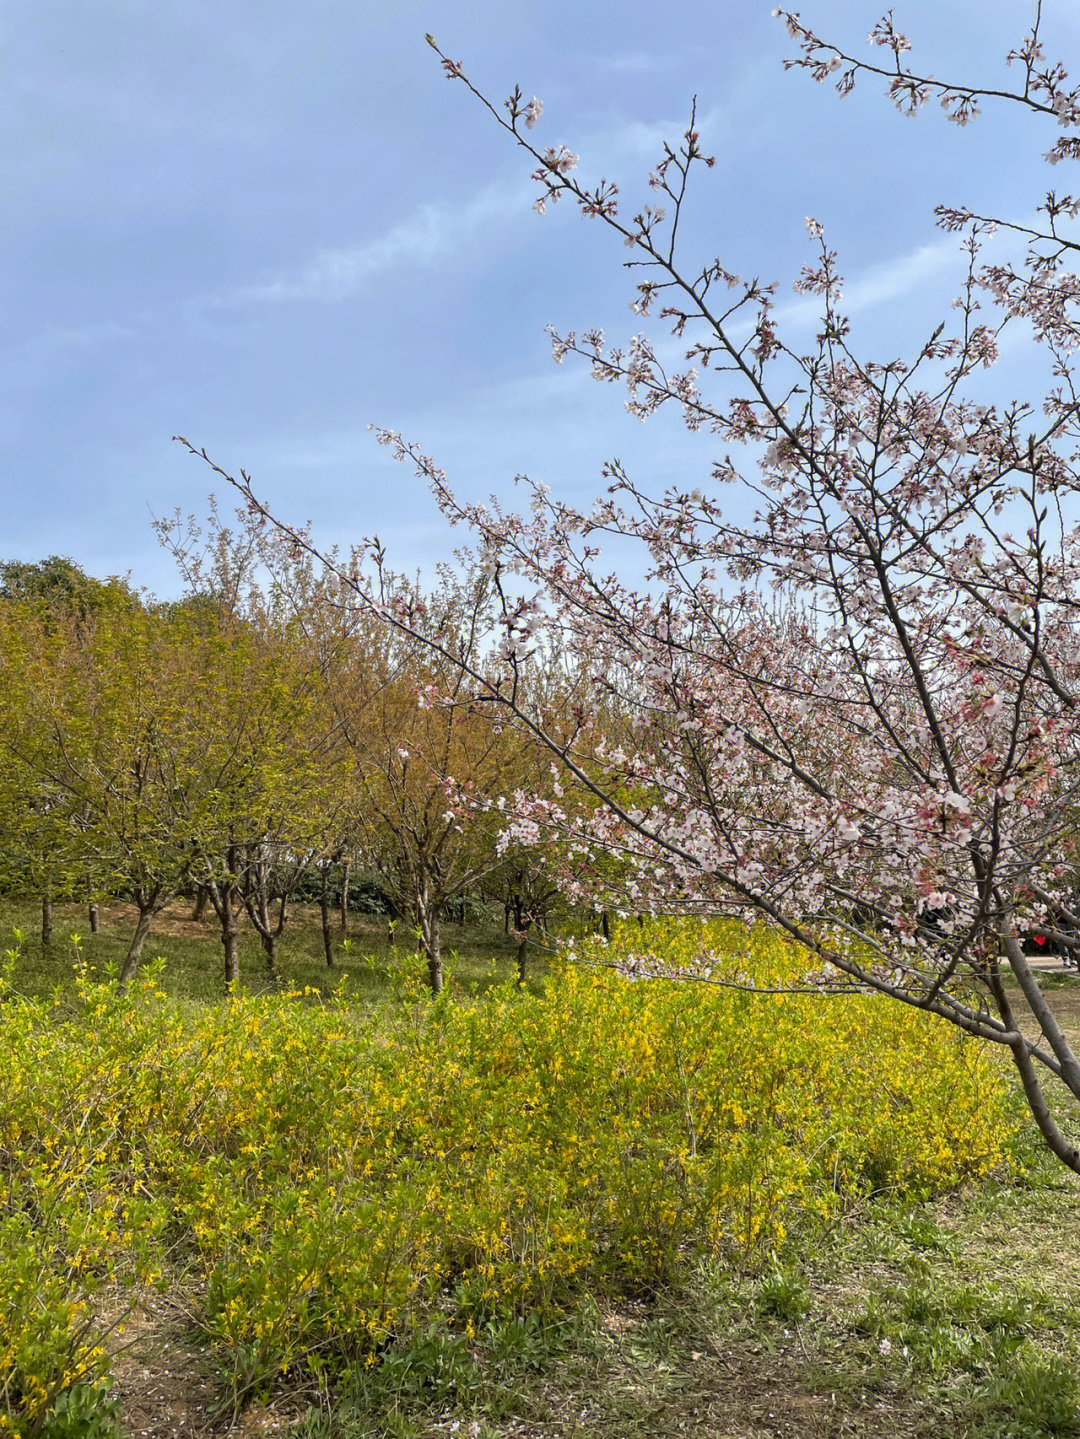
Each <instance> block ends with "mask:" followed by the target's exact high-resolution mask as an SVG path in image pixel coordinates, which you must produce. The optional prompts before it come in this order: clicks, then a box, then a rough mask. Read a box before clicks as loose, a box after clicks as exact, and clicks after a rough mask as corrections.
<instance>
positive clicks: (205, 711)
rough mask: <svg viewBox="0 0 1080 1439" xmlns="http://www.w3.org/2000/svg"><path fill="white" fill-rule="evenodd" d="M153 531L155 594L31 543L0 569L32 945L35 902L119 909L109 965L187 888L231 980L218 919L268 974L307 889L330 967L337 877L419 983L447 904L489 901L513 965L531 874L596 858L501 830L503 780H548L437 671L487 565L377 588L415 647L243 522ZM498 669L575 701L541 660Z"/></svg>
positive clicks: (512, 737)
mask: <svg viewBox="0 0 1080 1439" xmlns="http://www.w3.org/2000/svg"><path fill="white" fill-rule="evenodd" d="M162 528H163V537H164V538H165V540H166V542H167V543H168V544H169V545H170V547H171V548H172V550H173V553H174V554H175V556H176V558H177V560H178V563H179V565H180V568H181V572H182V573H183V575H184V579H185V586H186V594H185V597H184V598H183V599H181V600H178V601H175V602H168V603H159V602H156V601H154V600H152V599H149V598H148V597H146V596H145V595H141V594H139V593H137V592H136V591H135V590H134V589H133V588H132V587H131V586H130V585H129V584H127V583H126V582H124V581H121V580H117V579H110V580H107V581H104V582H101V581H98V580H95V579H92V578H90V577H89V576H87V575H85V574H84V573H83V572H82V571H81V570H80V569H79V568H78V567H77V566H76V565H74V564H73V563H72V562H71V561H69V560H64V559H59V558H55V557H54V558H51V559H48V560H44V561H42V562H41V563H38V564H25V563H19V562H14V563H7V564H4V565H2V566H0V601H2V603H0V668H2V673H3V678H2V681H0V707H2V724H0V735H2V741H0V892H6V893H7V894H8V895H17V896H19V897H21V898H27V897H30V896H34V897H38V898H40V900H41V904H42V939H43V943H45V944H48V943H49V941H50V938H51V929H52V917H51V915H52V904H53V903H54V902H57V901H61V900H73V899H80V900H84V901H85V902H86V903H87V904H88V905H89V907H90V922H91V926H92V927H96V922H97V921H96V911H97V905H98V903H99V902H100V901H103V900H105V899H108V898H114V897H123V898H125V899H129V900H131V901H133V902H134V905H135V907H136V910H137V919H136V923H135V927H134V931H133V933H132V936H131V942H130V946H129V948H128V952H127V957H126V961H125V963H124V965H123V969H122V973H121V981H122V982H123V981H126V980H128V979H130V977H131V976H132V975H133V974H134V972H135V970H136V969H137V967H138V964H139V962H140V959H141V957H142V955H143V953H144V948H145V942H146V939H147V936H148V934H149V933H150V931H151V928H152V925H153V922H154V918H155V916H156V915H157V914H158V913H159V912H160V911H161V909H162V908H163V907H164V906H165V905H166V904H167V903H168V902H169V901H170V900H173V899H174V898H176V897H177V896H179V895H197V896H199V900H200V903H209V904H211V905H212V906H213V910H214V912H215V913H216V915H217V919H218V922H219V925H220V934H221V943H222V947H223V951H224V975H225V980H226V982H231V981H233V980H235V979H237V978H238V977H239V951H238V932H239V926H240V920H241V916H242V915H243V914H245V913H246V915H247V917H248V920H249V921H250V923H251V925H252V926H253V927H254V929H255V930H256V931H257V933H258V935H259V938H260V940H261V942H262V946H263V949H264V951H265V962H266V966H267V969H268V970H269V971H271V972H272V971H274V970H275V968H276V965H277V959H278V946H279V942H280V940H281V936H282V934H283V932H284V930H285V926H286V924H287V921H288V917H289V909H290V904H291V903H293V902H295V901H296V900H297V899H298V898H307V899H317V900H318V902H319V903H320V904H321V908H322V917H323V936H324V943H325V949H326V958H327V963H328V964H330V963H332V962H333V941H332V938H331V928H332V924H331V914H330V911H331V906H332V904H333V903H334V902H336V903H338V904H339V905H341V907H342V911H343V912H344V908H345V906H346V905H347V903H348V897H347V891H348V888H349V886H350V883H351V884H352V887H353V890H354V893H355V894H356V896H357V897H358V898H359V899H361V901H362V902H363V903H364V904H365V905H366V906H368V907H370V908H373V909H375V910H378V909H380V908H381V909H382V910H383V911H384V912H385V914H386V915H387V918H388V920H390V921H395V922H396V921H398V920H400V921H401V922H402V923H403V924H404V925H405V926H407V927H408V928H411V929H415V931H416V933H417V935H418V937H419V938H420V941H421V943H422V946H423V950H424V953H425V955H426V959H427V968H428V978H429V981H430V984H431V987H432V989H433V990H438V989H439V988H441V986H442V982H443V965H442V952H441V938H440V924H441V922H442V921H443V919H444V918H445V916H446V915H447V913H448V912H451V911H452V910H453V909H454V908H455V907H456V908H458V909H459V910H460V908H461V906H463V905H464V904H465V903H466V901H467V899H468V897H470V896H471V897H473V899H474V900H475V899H477V898H481V899H483V900H484V901H486V902H489V903H490V902H500V903H501V904H502V905H503V906H504V911H505V913H506V914H507V916H508V917H509V920H512V924H513V929H514V931H515V933H516V935H517V937H518V963H519V970H520V973H521V974H522V976H523V975H524V969H525V963H526V944H527V936H528V933H529V931H530V929H531V928H532V927H533V926H534V925H535V924H540V925H546V923H547V920H548V917H549V916H550V914H551V912H552V910H553V907H555V906H556V905H557V904H558V903H559V900H560V894H561V891H560V885H559V883H558V882H557V880H556V867H558V868H559V870H560V871H561V873H562V875H563V877H564V878H565V875H566V874H567V873H570V874H573V873H574V871H575V865H576V868H577V871H578V872H579V874H580V876H581V877H582V879H583V880H584V879H585V878H587V871H588V870H589V868H590V865H591V864H593V863H595V862H594V861H589V860H587V859H586V858H585V857H584V856H582V857H580V858H578V859H577V860H576V861H574V860H573V859H572V857H570V856H568V855H567V854H565V853H563V854H562V855H559V856H557V858H556V857H555V856H553V854H552V847H551V846H550V844H549V845H545V846H544V847H543V848H539V847H536V846H530V845H522V844H519V843H512V844H509V845H507V844H506V842H505V837H504V838H503V840H502V841H501V842H500V835H502V834H503V831H504V830H505V828H506V818H505V815H506V806H507V802H508V801H509V802H510V803H511V804H512V800H513V796H514V794H515V793H517V792H525V791H527V792H528V793H529V794H531V795H533V796H535V795H536V794H537V793H538V792H542V791H543V789H544V787H545V785H547V786H551V785H553V784H554V783H555V781H554V778H553V775H552V773H551V769H550V763H549V760H548V759H547V757H546V754H545V752H544V751H543V750H542V749H541V748H540V747H539V746H537V745H531V744H529V743H528V740H527V737H523V735H522V734H521V733H520V732H519V731H516V730H514V731H512V730H511V729H509V728H508V727H507V726H506V724H505V721H504V720H503V719H502V718H501V717H500V716H499V715H496V714H494V713H493V712H492V706H491V705H490V704H487V705H485V704H483V703H482V702H479V701H476V700H474V698H473V697H472V696H471V695H470V694H469V693H467V692H466V691H465V689H464V687H463V679H462V673H461V670H460V669H459V668H458V666H457V664H456V663H455V657H460V655H461V654H462V652H463V651H464V650H468V651H469V653H470V655H471V657H472V658H473V659H476V658H477V656H478V655H479V653H480V647H481V646H483V645H484V644H486V643H488V636H489V635H490V630H491V625H490V620H491V603H490V602H491V594H490V584H489V582H487V581H486V580H485V579H484V578H483V577H482V576H479V575H477V574H475V573H465V574H461V573H455V572H452V571H451V570H449V569H447V570H444V571H443V572H442V573H441V574H440V575H439V577H438V581H437V583H436V585H435V587H434V588H433V589H432V590H431V591H430V592H429V593H427V594H426V595H425V594H422V593H421V591H420V589H419V586H418V585H416V584H409V583H407V582H405V581H403V580H401V579H400V578H394V579H389V578H388V579H387V580H386V581H385V590H384V593H385V594H386V598H387V602H388V603H392V604H394V605H395V606H397V607H398V609H399V610H400V609H402V608H403V607H404V609H406V610H409V609H412V610H414V611H415V609H416V608H417V607H419V608H420V610H421V611H422V612H423V613H424V614H425V616H426V617H428V618H430V616H431V614H432V613H433V611H434V609H435V607H437V608H438V611H439V628H440V630H441V631H442V633H443V634H444V635H445V636H446V653H445V654H444V655H443V656H440V655H439V654H437V653H433V652H432V650H431V649H430V648H428V647H424V648H421V647H418V646H416V645H414V644H411V643H410V642H409V640H408V639H407V637H403V635H402V633H401V631H400V630H395V629H394V628H393V627H391V626H389V625H387V624H386V623H384V622H383V621H382V620H381V619H380V618H379V617H378V615H376V614H373V613H372V612H371V611H370V610H369V609H366V608H362V607H359V606H357V605H356V603H355V599H354V597H353V596H351V594H350V592H349V591H348V589H347V587H345V586H343V585H342V584H341V582H340V580H339V579H338V578H336V577H335V575H334V574H333V572H332V571H329V570H326V569H323V568H321V567H320V568H318V569H316V567H314V566H313V565H312V564H311V563H310V562H309V561H308V560H307V559H306V557H305V556H304V555H303V553H302V552H301V551H300V550H298V549H296V548H295V547H292V548H291V549H290V548H289V547H288V546H286V545H283V544H282V543H281V542H280V541H279V540H277V539H276V538H274V537H271V536H268V535H267V534H266V533H264V532H262V531H261V530H260V528H259V526H258V525H241V527H240V529H239V530H230V529H229V528H227V527H226V526H224V525H223V524H221V523H220V521H219V519H218V517H217V515H216V513H212V515H211V520H210V524H209V527H208V530H207V531H206V533H205V534H204V533H202V532H201V531H200V530H198V529H197V528H196V527H195V526H194V525H192V524H191V522H190V521H189V522H187V523H184V524H181V523H180V522H179V521H174V522H171V523H169V524H167V525H165V526H163V527H162ZM522 683H527V684H529V685H531V686H533V687H535V688H537V689H543V690H545V691H546V695H547V699H548V702H549V703H550V704H552V705H563V706H570V707H572V706H573V705H574V704H575V695H574V689H575V686H574V682H573V679H572V677H571V676H570V675H568V674H567V673H565V672H563V671H560V669H559V666H558V665H557V664H555V663H554V662H552V661H550V658H549V660H548V661H547V662H541V660H540V658H539V657H534V661H533V663H532V664H531V666H530V667H529V672H528V673H527V674H525V675H523V676H522ZM425 697H432V698H431V699H430V700H428V699H427V698H425ZM579 710H581V707H580V706H579ZM581 712H583V710H581ZM571 887H573V886H571ZM343 891H344V893H343Z"/></svg>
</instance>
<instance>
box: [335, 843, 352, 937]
mask: <svg viewBox="0 0 1080 1439" xmlns="http://www.w3.org/2000/svg"><path fill="white" fill-rule="evenodd" d="M349 868H350V864H349V861H348V860H347V859H346V860H342V863H341V894H340V896H339V898H338V904H339V908H340V913H341V932H342V934H346V935H347V934H348V932H349Z"/></svg>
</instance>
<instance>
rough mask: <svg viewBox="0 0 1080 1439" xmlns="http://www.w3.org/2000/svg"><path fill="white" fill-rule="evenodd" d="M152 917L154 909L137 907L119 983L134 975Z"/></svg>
mask: <svg viewBox="0 0 1080 1439" xmlns="http://www.w3.org/2000/svg"><path fill="white" fill-rule="evenodd" d="M153 919H154V911H153V909H151V908H148V909H143V908H142V906H140V907H139V918H138V920H137V921H136V924H135V933H134V934H133V935H132V936H131V943H130V944H129V945H128V952H127V956H126V958H125V959H124V967H123V968H122V969H121V971H120V983H121V984H122V985H123V984H127V982H128V980H129V979H131V977H132V976H133V975H134V973H135V971H136V970H137V969H138V967H139V961H140V960H141V959H142V952H143V945H144V944H145V943H146V936H147V935H148V934H149V933H150V925H151V924H152V922H153Z"/></svg>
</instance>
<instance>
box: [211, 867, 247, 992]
mask: <svg viewBox="0 0 1080 1439" xmlns="http://www.w3.org/2000/svg"><path fill="white" fill-rule="evenodd" d="M229 864H230V865H231V866H232V868H233V871H234V872H235V867H236V856H235V852H234V851H230V853H229ZM206 889H207V893H208V894H209V896H210V903H211V904H212V905H213V906H214V913H215V914H216V915H217V917H218V923H219V924H220V926H221V948H222V950H223V951H224V955H225V983H226V985H229V984H234V983H235V982H236V981H237V980H238V979H239V978H240V954H239V949H238V947H237V933H238V927H237V923H236V902H237V898H238V891H237V887H236V881H235V879H234V878H233V875H232V873H230V875H229V877H228V878H227V879H226V880H225V882H224V884H221V885H219V884H218V882H217V880H215V879H211V880H208V881H207V884H206Z"/></svg>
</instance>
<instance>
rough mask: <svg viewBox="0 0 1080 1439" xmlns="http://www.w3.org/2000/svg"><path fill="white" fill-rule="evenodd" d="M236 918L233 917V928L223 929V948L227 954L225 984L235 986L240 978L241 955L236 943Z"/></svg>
mask: <svg viewBox="0 0 1080 1439" xmlns="http://www.w3.org/2000/svg"><path fill="white" fill-rule="evenodd" d="M236 934H237V931H236V916H235V915H233V916H232V924H231V926H228V927H225V926H223V927H222V930H221V947H222V950H223V951H224V954H225V983H226V984H235V982H236V981H237V980H238V979H239V978H240V954H239V951H238V949H237V943H236Z"/></svg>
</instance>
